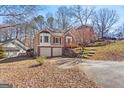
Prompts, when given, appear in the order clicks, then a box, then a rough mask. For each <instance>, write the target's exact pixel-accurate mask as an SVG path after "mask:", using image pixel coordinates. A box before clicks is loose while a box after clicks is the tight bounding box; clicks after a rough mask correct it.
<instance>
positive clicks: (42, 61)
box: [36, 56, 46, 65]
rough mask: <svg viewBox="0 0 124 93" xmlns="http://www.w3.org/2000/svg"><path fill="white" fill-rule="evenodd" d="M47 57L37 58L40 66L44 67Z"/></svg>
mask: <svg viewBox="0 0 124 93" xmlns="http://www.w3.org/2000/svg"><path fill="white" fill-rule="evenodd" d="M45 59H46V57H43V56H40V57H37V58H36V61H37V62H38V63H39V65H42V64H43V63H44V61H45Z"/></svg>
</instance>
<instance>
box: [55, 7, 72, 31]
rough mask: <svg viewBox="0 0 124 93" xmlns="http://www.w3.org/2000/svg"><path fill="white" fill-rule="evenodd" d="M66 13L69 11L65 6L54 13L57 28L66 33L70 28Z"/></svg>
mask: <svg viewBox="0 0 124 93" xmlns="http://www.w3.org/2000/svg"><path fill="white" fill-rule="evenodd" d="M68 13H69V9H68V8H67V7H66V6H61V7H59V8H58V11H57V12H56V22H57V26H58V27H57V28H60V29H62V30H65V31H66V30H67V29H68V28H69V27H70V17H69V14H68Z"/></svg>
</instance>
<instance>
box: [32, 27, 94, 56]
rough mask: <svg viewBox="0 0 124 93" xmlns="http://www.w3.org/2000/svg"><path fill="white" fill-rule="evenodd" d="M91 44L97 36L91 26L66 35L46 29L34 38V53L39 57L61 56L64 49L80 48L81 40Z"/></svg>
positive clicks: (72, 30)
mask: <svg viewBox="0 0 124 93" xmlns="http://www.w3.org/2000/svg"><path fill="white" fill-rule="evenodd" d="M82 39H83V41H85V42H87V43H91V42H94V41H95V40H96V34H95V32H94V30H93V28H92V27H91V26H80V27H78V28H76V29H75V28H73V29H71V30H69V31H67V32H65V33H64V31H58V30H53V29H45V30H42V31H41V32H39V33H37V34H36V36H35V38H34V52H35V55H38V56H46V57H52V56H61V55H62V52H63V51H62V50H63V48H74V47H78V45H79V44H80V40H82Z"/></svg>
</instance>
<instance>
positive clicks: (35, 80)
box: [0, 59, 97, 88]
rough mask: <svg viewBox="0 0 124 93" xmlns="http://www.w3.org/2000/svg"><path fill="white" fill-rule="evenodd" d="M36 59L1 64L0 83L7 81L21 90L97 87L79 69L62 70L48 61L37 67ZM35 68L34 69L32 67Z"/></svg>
mask: <svg viewBox="0 0 124 93" xmlns="http://www.w3.org/2000/svg"><path fill="white" fill-rule="evenodd" d="M36 64H37V63H36V61H35V60H34V59H31V60H22V61H18V62H12V63H2V64H0V81H6V82H8V83H10V84H12V85H13V87H19V88H27V87H30V88H31V87H33V88H45V87H50V88H51V87H52V88H59V87H62V88H70V87H73V88H75V87H78V88H79V87H85V88H91V87H97V85H96V83H95V82H93V81H91V80H89V79H88V77H87V75H86V74H85V73H83V74H82V72H80V70H79V68H78V67H74V68H69V69H60V68H58V67H57V64H56V63H55V62H49V61H46V62H45V63H44V64H43V65H42V66H36V67H35V66H34V65H36ZM32 66H34V67H32Z"/></svg>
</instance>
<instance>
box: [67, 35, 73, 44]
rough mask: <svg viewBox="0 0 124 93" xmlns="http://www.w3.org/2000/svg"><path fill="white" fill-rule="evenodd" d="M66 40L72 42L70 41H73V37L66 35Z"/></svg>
mask: <svg viewBox="0 0 124 93" xmlns="http://www.w3.org/2000/svg"><path fill="white" fill-rule="evenodd" d="M66 42H67V43H69V44H70V43H71V42H72V37H70V36H67V37H66Z"/></svg>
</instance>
